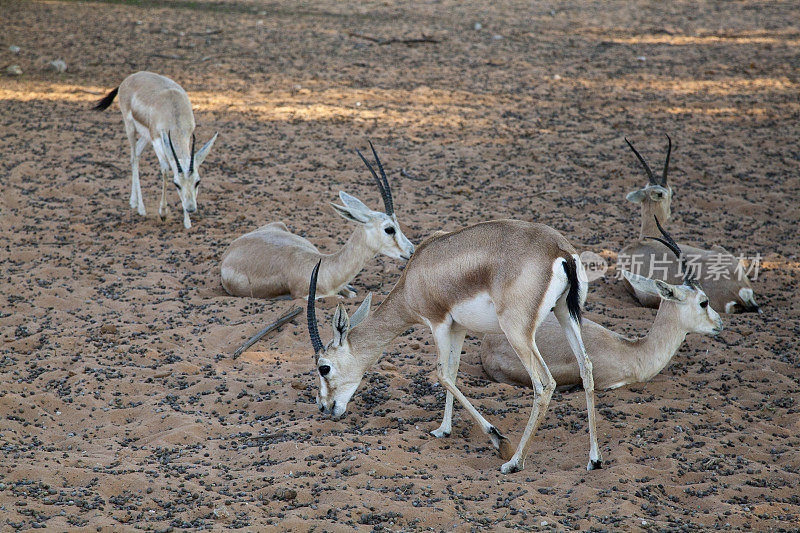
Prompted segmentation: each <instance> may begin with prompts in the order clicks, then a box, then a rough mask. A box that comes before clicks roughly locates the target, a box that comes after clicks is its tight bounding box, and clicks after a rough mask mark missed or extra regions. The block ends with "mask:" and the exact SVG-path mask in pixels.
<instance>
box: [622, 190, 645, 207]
mask: <svg viewBox="0 0 800 533" xmlns="http://www.w3.org/2000/svg"><path fill="white" fill-rule="evenodd" d="M646 194H647V193H646V192H645V190H644V189H639V190H636V191H632V192H629V193H628V195H627V196H626V197H625V199H626V200H628V201H629V202H633V203H634V204H640V203H642V200H644V197H645V196H646Z"/></svg>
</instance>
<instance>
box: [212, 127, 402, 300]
mask: <svg viewBox="0 0 800 533" xmlns="http://www.w3.org/2000/svg"><path fill="white" fill-rule="evenodd" d="M369 145H370V147H371V148H372V154H373V155H374V156H375V162H376V163H377V165H378V169H379V170H380V172H381V176H380V178H379V177H378V174H377V173H376V172H375V169H374V168H372V165H370V164H369V162H368V161H367V160H366V159H365V158H364V156H363V155H361V152H359V151H358V150H356V153H358V155H359V157H361V160H362V161H364V164H365V165H367V168H368V169H369V171H370V173H371V174H372V177H373V178H374V179H375V182H376V183H377V185H378V189H379V190H380V193H381V197H382V198H383V205H384V207H385V208H386V212H385V213H381V212H380V211H373V210H371V209H370V208H369V207H367V206H366V205H364V204H363V203H361V201H360V200H359V199H358V198H355V197H353V196H350V195H349V194H347V193H345V192H340V193H339V198H340V199H341V200H342V203H343V204H344V205H337V204H334V203H331V206H333V208H334V210H335V211H336V212H337V213H338V214H339V215H341V216H342V217H343V218H345V219H347V220H350V221H352V222H356V223H357V225H356V228H355V229H354V230H353V234H352V235H351V236H350V239H348V241H347V243H346V244H345V245H344V246H343V247H342V248H341V249H340V250H339V251H338V252H335V253H332V254H323V253H321V252H320V251H319V250H317V247H316V246H314V245H313V244H312V243H311V242H309V241H308V240H307V239H305V238H303V237H301V236H299V235H295V234H294V233H292V232H290V231H289V228H287V227H286V225H285V224H284V223H283V222H271V223H269V224H266V225H264V226H261V227H260V228H258V229H256V230H254V231H251V232H250V233H247V234H245V235H242V236H241V237H238V238H236V239H235V240H234V241H233V242H232V243H231V244H230V246H228V249H227V250H226V251H225V254H224V255H223V256H222V264H221V266H220V275H221V277H222V286H223V287H224V288H225V290H226V291H227V292H228V294H231V295H233V296H245V297H248V296H249V297H252V298H275V297H278V296H283V295H286V294H290V295H291V296H292V298H302V297H304V296H306V295H307V294H308V277H309V276H310V275H311V271H312V270H313V269H314V265H315V264H317V262H318V261H320V260H322V267H321V268H320V275H319V280H320V282H319V291H318V294H319V296H318V297H320V298H322V297H325V296H331V295H334V294H342V295H344V296H355V291H354V290H353V288H352V287H351V286H350V285H349V283H350V282H351V281H353V278H354V277H356V275H357V274H358V273H359V272H361V269H362V268H364V265H365V264H366V263H367V261H369V260H370V259H372V258H373V257H375V256H376V255H378V254H384V255H387V256H389V257H391V258H393V259H409V258H410V257H411V254H413V253H414V245H413V244H412V243H411V241H409V240H408V238H406V236H405V235H404V234H403V232H402V231H401V230H400V224H399V223H398V222H397V217H396V216H395V213H394V201H393V200H392V190H391V189H390V188H389V181H388V180H387V179H386V172H384V170H383V165H382V164H381V160H380V159H379V158H378V154H377V153H376V152H375V148H374V147H373V146H372V143H371V142H370V143H369Z"/></svg>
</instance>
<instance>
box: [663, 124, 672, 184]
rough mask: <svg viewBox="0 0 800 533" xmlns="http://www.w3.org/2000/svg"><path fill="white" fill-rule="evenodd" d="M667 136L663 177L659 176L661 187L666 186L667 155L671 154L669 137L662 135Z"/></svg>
mask: <svg viewBox="0 0 800 533" xmlns="http://www.w3.org/2000/svg"><path fill="white" fill-rule="evenodd" d="M664 135H666V136H667V142H668V143H669V144H667V158H666V159H665V160H664V175H663V176H661V185H663V186H664V187H666V186H667V172H668V171H669V155H670V154H671V153H672V139H670V138H669V135H667V134H666V133H665V134H664Z"/></svg>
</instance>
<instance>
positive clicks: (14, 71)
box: [6, 65, 22, 76]
mask: <svg viewBox="0 0 800 533" xmlns="http://www.w3.org/2000/svg"><path fill="white" fill-rule="evenodd" d="M6 72H8V73H9V74H11V75H12V76H22V69H21V68H19V65H10V66H9V67H8V68H6Z"/></svg>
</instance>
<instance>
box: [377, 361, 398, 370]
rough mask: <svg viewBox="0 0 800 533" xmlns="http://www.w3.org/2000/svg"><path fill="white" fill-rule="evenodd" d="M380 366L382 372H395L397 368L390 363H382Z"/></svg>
mask: <svg viewBox="0 0 800 533" xmlns="http://www.w3.org/2000/svg"><path fill="white" fill-rule="evenodd" d="M380 366H381V368H382V369H383V370H390V371H391V370H397V367H396V366H394V365H393V364H392V363H386V362H384V363H381V365H380Z"/></svg>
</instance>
